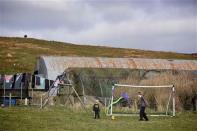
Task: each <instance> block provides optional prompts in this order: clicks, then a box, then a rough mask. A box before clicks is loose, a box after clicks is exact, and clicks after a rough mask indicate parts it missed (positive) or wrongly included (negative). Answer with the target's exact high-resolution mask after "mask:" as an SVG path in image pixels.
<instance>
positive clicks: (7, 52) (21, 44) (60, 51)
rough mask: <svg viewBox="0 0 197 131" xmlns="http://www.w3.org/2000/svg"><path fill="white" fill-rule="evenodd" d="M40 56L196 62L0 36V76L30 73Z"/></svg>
mask: <svg viewBox="0 0 197 131" xmlns="http://www.w3.org/2000/svg"><path fill="white" fill-rule="evenodd" d="M40 55H58V56H91V57H94V56H101V57H137V58H161V59H197V58H196V57H195V56H194V55H188V54H179V53H173V52H156V51H144V50H136V49H123V48H111V47H102V46H89V45H75V44H70V43H63V42H55V41H46V40H39V39H34V38H13V37H0V74H12V73H16V72H32V71H33V70H34V67H35V64H36V58H38V57H39V56H40Z"/></svg>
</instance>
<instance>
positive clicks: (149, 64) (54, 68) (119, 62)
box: [36, 56, 197, 80]
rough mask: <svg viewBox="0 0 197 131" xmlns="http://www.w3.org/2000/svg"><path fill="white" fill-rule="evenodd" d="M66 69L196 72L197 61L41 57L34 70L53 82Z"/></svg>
mask: <svg viewBox="0 0 197 131" xmlns="http://www.w3.org/2000/svg"><path fill="white" fill-rule="evenodd" d="M68 68H116V69H144V70H189V71H197V60H171V59H170V60H168V59H146V58H108V57H67V56H41V57H39V59H38V61H37V66H36V70H38V73H39V74H42V75H43V77H45V78H47V79H50V80H54V79H55V78H56V77H57V76H58V75H60V74H62V72H63V71H64V70H66V69H68Z"/></svg>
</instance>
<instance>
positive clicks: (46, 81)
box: [45, 79, 50, 91]
mask: <svg viewBox="0 0 197 131" xmlns="http://www.w3.org/2000/svg"><path fill="white" fill-rule="evenodd" d="M49 86H50V81H49V80H48V79H45V90H46V91H48V90H49Z"/></svg>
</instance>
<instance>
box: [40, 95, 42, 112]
mask: <svg viewBox="0 0 197 131" xmlns="http://www.w3.org/2000/svg"><path fill="white" fill-rule="evenodd" d="M40 108H41V109H42V95H41V97H40Z"/></svg>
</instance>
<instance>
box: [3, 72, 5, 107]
mask: <svg viewBox="0 0 197 131" xmlns="http://www.w3.org/2000/svg"><path fill="white" fill-rule="evenodd" d="M3 105H4V106H5V76H4V80H3Z"/></svg>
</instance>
